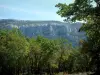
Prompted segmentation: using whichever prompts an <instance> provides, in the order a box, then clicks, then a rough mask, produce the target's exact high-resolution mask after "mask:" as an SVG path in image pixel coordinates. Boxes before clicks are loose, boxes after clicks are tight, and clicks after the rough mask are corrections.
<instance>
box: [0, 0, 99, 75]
mask: <svg viewBox="0 0 100 75" xmlns="http://www.w3.org/2000/svg"><path fill="white" fill-rule="evenodd" d="M55 7H57V8H58V11H57V14H58V15H60V16H61V17H65V18H66V19H65V20H64V21H70V22H75V21H77V20H78V21H83V22H84V23H83V25H82V27H81V28H80V29H79V32H81V31H84V32H85V33H86V37H87V39H86V40H80V42H79V44H80V45H79V46H78V47H73V46H72V45H71V43H70V42H69V41H68V40H66V39H62V38H58V39H48V38H45V37H42V36H37V37H36V38H34V37H32V38H27V37H25V36H24V35H22V33H21V32H20V31H19V30H17V29H12V30H3V29H1V30H0V75H34V74H35V75H58V73H60V72H65V73H66V74H74V73H84V72H86V73H89V75H90V73H91V75H99V73H100V0H75V1H74V3H71V4H69V5H67V4H63V3H58V4H57V5H56V6H55Z"/></svg>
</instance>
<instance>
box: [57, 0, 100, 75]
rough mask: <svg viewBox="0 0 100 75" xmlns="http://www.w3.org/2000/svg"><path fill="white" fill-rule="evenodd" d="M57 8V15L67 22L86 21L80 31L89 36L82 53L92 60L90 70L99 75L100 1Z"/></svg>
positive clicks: (88, 0)
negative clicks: (64, 18)
mask: <svg viewBox="0 0 100 75" xmlns="http://www.w3.org/2000/svg"><path fill="white" fill-rule="evenodd" d="M94 4H95V6H94ZM56 7H58V8H59V10H58V12H57V13H58V14H59V15H61V16H62V17H66V18H67V20H71V21H76V20H80V21H85V23H84V24H83V26H82V27H81V29H80V31H85V32H86V35H87V40H86V41H84V42H83V43H82V52H83V54H84V53H86V54H87V55H89V57H90V58H91V67H90V68H92V71H95V75H97V74H98V73H99V71H100V64H99V63H100V0H75V1H74V3H72V4H69V5H66V4H62V3H59V4H57V5H56ZM94 66H95V68H94Z"/></svg>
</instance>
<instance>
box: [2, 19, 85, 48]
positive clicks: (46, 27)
mask: <svg viewBox="0 0 100 75" xmlns="http://www.w3.org/2000/svg"><path fill="white" fill-rule="evenodd" d="M81 26H82V24H81V23H79V22H76V23H64V22H59V21H30V20H14V19H1V20H0V29H4V28H7V29H12V28H18V29H19V30H20V31H21V32H22V33H23V34H24V35H25V36H27V37H36V36H38V35H41V36H44V37H46V38H50V39H55V38H65V39H67V40H68V41H70V42H71V43H72V44H73V45H74V46H77V45H78V42H79V40H80V39H85V38H86V37H85V33H84V32H78V31H79V28H80V27H81Z"/></svg>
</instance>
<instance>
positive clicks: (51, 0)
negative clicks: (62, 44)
mask: <svg viewBox="0 0 100 75" xmlns="http://www.w3.org/2000/svg"><path fill="white" fill-rule="evenodd" d="M73 1H74V0H0V19H4V18H6V19H8V18H9V19H22V20H58V21H62V20H63V19H62V18H61V17H60V16H59V15H57V14H56V11H57V10H58V9H57V8H56V7H55V5H56V4H57V3H59V2H60V3H67V4H69V3H71V2H73Z"/></svg>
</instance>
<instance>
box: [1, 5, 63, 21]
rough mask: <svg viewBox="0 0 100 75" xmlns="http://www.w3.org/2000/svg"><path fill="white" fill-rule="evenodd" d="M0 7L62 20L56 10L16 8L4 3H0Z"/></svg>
mask: <svg viewBox="0 0 100 75" xmlns="http://www.w3.org/2000/svg"><path fill="white" fill-rule="evenodd" d="M0 8H4V9H8V10H11V11H14V12H19V13H24V14H30V15H33V16H34V15H36V16H39V17H40V18H44V17H45V18H47V19H52V20H59V21H62V19H61V17H60V16H58V15H57V14H56V11H46V10H45V11H44V10H28V9H25V8H16V7H10V6H6V5H0Z"/></svg>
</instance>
